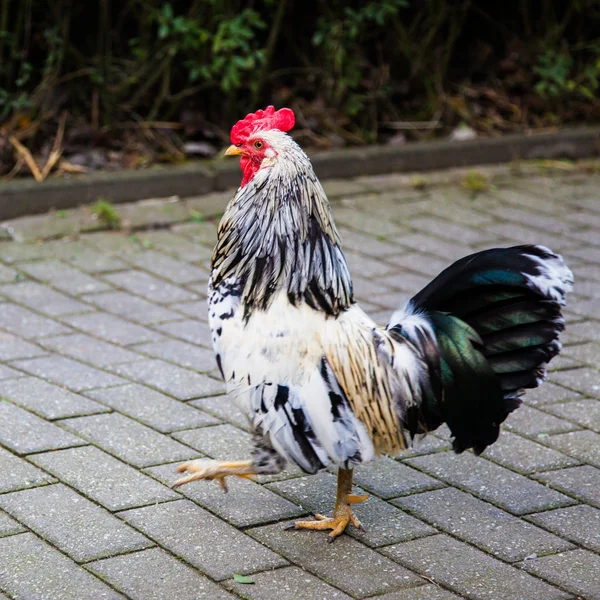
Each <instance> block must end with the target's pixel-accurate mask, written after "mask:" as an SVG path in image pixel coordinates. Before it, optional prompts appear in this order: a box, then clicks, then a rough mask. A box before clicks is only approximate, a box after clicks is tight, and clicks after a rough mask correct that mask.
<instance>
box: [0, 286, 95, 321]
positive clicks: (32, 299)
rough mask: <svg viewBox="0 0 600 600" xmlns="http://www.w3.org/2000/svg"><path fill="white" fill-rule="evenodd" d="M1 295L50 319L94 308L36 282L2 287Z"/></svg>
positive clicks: (0, 289) (0, 287) (0, 288)
mask: <svg viewBox="0 0 600 600" xmlns="http://www.w3.org/2000/svg"><path fill="white" fill-rule="evenodd" d="M0 295H2V296H5V297H7V298H10V299H11V300H12V301H13V302H16V303H17V304H24V305H25V306H28V307H29V308H32V309H33V310H35V311H37V312H41V313H44V314H46V315H48V316H50V317H55V316H58V315H68V314H73V313H81V312H89V311H90V310H92V308H91V307H90V306H88V305H86V304H83V303H82V302H78V301H77V300H73V298H69V297H68V296H65V295H64V294H61V293H60V292H56V291H55V290H53V289H51V288H49V287H48V286H45V285H42V284H41V283H37V282H35V281H22V282H20V283H13V284H9V285H1V286H0Z"/></svg>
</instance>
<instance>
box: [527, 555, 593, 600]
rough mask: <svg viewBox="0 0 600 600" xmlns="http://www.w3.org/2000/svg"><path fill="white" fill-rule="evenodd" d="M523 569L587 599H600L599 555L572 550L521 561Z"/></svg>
mask: <svg viewBox="0 0 600 600" xmlns="http://www.w3.org/2000/svg"><path fill="white" fill-rule="evenodd" d="M523 569H525V570H526V571H528V572H529V573H533V574H535V575H538V576H539V577H543V578H544V579H546V580H547V581H549V582H550V583H554V584H556V585H559V586H560V587H563V588H565V589H567V590H569V591H571V592H573V593H574V594H577V596H578V597H583V598H586V599H587V600H599V599H600V586H599V585H598V582H599V581H600V556H598V555H596V554H593V553H592V552H587V551H586V550H572V551H571V552H564V553H561V554H556V555H554V556H544V557H542V558H535V559H533V560H528V561H525V562H524V563H523Z"/></svg>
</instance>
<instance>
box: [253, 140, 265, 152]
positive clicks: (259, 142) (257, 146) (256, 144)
mask: <svg viewBox="0 0 600 600" xmlns="http://www.w3.org/2000/svg"><path fill="white" fill-rule="evenodd" d="M254 147H255V148H256V149H257V150H262V147H263V143H262V142H261V141H260V140H256V141H255V142H254Z"/></svg>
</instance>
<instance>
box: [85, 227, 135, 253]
mask: <svg viewBox="0 0 600 600" xmlns="http://www.w3.org/2000/svg"><path fill="white" fill-rule="evenodd" d="M80 239H81V240H82V241H83V243H85V244H86V245H89V246H91V247H92V248H95V249H97V250H99V251H100V252H102V253H103V254H104V255H107V256H111V257H112V256H119V257H124V256H129V255H131V254H137V253H138V252H143V250H144V248H143V246H142V245H141V244H140V243H139V238H138V237H137V236H132V235H130V234H128V233H126V232H123V231H97V232H94V233H92V234H88V235H82V236H81V238H80Z"/></svg>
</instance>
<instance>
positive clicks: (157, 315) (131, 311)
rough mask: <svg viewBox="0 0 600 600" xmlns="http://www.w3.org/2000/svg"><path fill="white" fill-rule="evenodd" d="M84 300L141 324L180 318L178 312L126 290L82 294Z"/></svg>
mask: <svg viewBox="0 0 600 600" xmlns="http://www.w3.org/2000/svg"><path fill="white" fill-rule="evenodd" d="M84 298H85V300H87V301H88V302H91V303H92V304H95V305H96V306H98V307H99V308H102V309H103V310H105V311H106V312H109V313H114V314H115V315H119V316H120V317H123V318H124V319H129V320H131V321H135V322H137V323H141V324H142V325H149V324H151V323H162V322H163V321H173V320H176V319H180V318H181V317H180V316H179V314H177V313H175V312H172V311H170V310H168V309H167V308H165V307H164V306H158V305H157V304H153V303H152V302H148V301H147V300H144V299H143V298H140V297H139V296H133V295H132V294H127V293H126V292H105V293H102V294H91V295H89V296H84Z"/></svg>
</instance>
